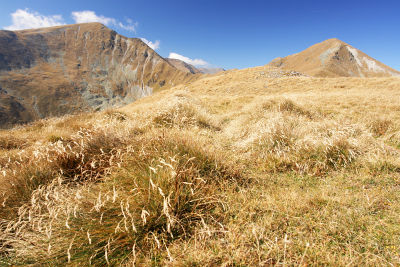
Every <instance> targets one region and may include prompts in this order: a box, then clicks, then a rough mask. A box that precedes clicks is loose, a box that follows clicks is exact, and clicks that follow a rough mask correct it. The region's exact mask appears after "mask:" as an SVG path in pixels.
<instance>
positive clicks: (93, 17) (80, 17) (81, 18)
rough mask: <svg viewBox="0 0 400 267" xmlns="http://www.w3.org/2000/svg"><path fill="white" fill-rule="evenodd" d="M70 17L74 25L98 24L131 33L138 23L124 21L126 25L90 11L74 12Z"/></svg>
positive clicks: (128, 20)
mask: <svg viewBox="0 0 400 267" xmlns="http://www.w3.org/2000/svg"><path fill="white" fill-rule="evenodd" d="M71 15H72V18H73V19H74V21H75V23H87V22H100V23H102V24H104V25H107V26H116V27H119V28H121V29H124V30H127V31H131V32H136V28H137V26H138V23H137V22H133V20H131V19H125V20H126V22H127V24H124V23H122V22H120V21H118V20H117V19H114V18H108V17H105V16H102V15H97V14H96V13H95V12H94V11H91V10H84V11H74V12H72V13H71Z"/></svg>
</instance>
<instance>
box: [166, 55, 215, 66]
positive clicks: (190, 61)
mask: <svg viewBox="0 0 400 267" xmlns="http://www.w3.org/2000/svg"><path fill="white" fill-rule="evenodd" d="M168 57H169V58H174V59H179V60H182V61H184V62H186V63H188V64H191V65H193V66H207V65H209V64H208V63H207V62H206V61H204V60H202V59H197V58H196V59H191V58H188V57H185V56H182V55H179V54H177V53H174V52H171V53H169V56H168Z"/></svg>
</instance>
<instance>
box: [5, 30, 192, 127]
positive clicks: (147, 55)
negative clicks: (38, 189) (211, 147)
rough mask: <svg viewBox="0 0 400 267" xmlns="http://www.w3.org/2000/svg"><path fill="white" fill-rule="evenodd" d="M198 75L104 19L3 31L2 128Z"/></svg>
mask: <svg viewBox="0 0 400 267" xmlns="http://www.w3.org/2000/svg"><path fill="white" fill-rule="evenodd" d="M193 79H196V75H192V74H190V73H185V72H182V71H180V70H178V69H176V68H175V67H174V66H172V65H171V64H170V63H168V62H167V61H166V60H165V59H164V58H162V57H161V56H159V55H158V54H157V53H156V52H155V51H153V50H152V49H151V48H150V47H148V46H147V45H146V44H144V43H143V42H142V41H141V40H140V39H136V38H126V37H124V36H121V35H119V34H117V33H116V32H115V31H112V30H110V29H108V28H107V27H105V26H104V25H102V24H99V23H86V24H76V25H67V26H59V27H52V28H42V29H34V30H23V31H15V32H12V31H0V127H3V128H4V127H8V126H11V125H13V124H16V123H25V122H30V121H33V120H36V119H40V118H44V117H49V116H60V115H64V114H67V113H75V112H79V111H89V110H99V109H104V108H107V107H111V106H118V105H124V104H127V103H130V102H132V101H134V100H135V99H138V98H140V97H143V96H146V95H149V94H151V93H152V92H154V91H157V90H160V89H163V88H169V87H171V86H173V85H175V84H178V83H182V82H188V81H190V80H193Z"/></svg>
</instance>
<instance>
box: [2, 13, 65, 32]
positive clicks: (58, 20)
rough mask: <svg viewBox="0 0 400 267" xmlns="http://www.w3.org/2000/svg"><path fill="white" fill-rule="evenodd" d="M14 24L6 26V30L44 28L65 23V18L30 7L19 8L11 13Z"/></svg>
mask: <svg viewBox="0 0 400 267" xmlns="http://www.w3.org/2000/svg"><path fill="white" fill-rule="evenodd" d="M11 18H12V24H11V25H10V26H7V27H4V29H6V30H10V31H15V30H23V29H32V28H43V27H52V26H58V25H63V24H65V23H64V19H63V17H62V16H61V15H51V16H45V15H42V14H39V13H38V12H35V11H30V10H29V9H17V11H15V12H14V13H11Z"/></svg>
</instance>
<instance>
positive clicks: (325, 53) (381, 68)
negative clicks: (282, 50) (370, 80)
mask: <svg viewBox="0 0 400 267" xmlns="http://www.w3.org/2000/svg"><path fill="white" fill-rule="evenodd" d="M269 65H270V66H274V67H280V68H282V69H285V70H296V71H299V72H302V73H305V74H308V75H312V76H318V77H389V76H399V75H400V72H398V71H396V70H394V69H392V68H390V67H388V66H386V65H385V64H383V63H381V62H379V61H377V60H375V59H373V58H371V57H370V56H368V55H366V54H365V53H363V52H361V51H360V50H358V49H356V48H354V47H352V46H351V45H349V44H346V43H345V42H342V41H340V40H338V39H329V40H326V41H324V42H322V43H318V44H315V45H313V46H311V47H309V48H307V49H306V50H304V51H302V52H300V53H297V54H294V55H290V56H287V57H285V58H280V57H279V58H276V59H274V60H273V61H271V62H270V63H269Z"/></svg>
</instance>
